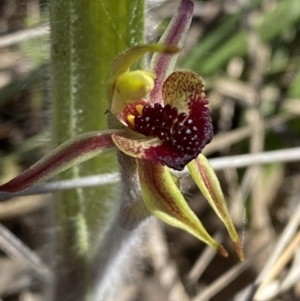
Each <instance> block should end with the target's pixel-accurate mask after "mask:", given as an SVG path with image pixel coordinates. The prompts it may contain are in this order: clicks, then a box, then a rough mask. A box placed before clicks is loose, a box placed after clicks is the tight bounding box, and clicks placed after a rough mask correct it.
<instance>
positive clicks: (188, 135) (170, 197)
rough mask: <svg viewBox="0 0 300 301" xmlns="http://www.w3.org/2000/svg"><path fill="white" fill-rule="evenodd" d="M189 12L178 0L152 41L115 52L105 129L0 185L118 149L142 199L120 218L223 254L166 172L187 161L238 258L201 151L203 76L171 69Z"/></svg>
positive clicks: (38, 178) (209, 133)
mask: <svg viewBox="0 0 300 301" xmlns="http://www.w3.org/2000/svg"><path fill="white" fill-rule="evenodd" d="M192 13H193V2H192V1H190V0H182V1H181V3H180V6H179V8H178V10H177V13H176V14H175V15H174V17H173V19H172V21H171V23H170V24H169V26H168V28H167V30H166V32H165V33H164V35H163V36H162V38H161V40H160V41H159V43H158V44H148V45H141V46H136V47H133V48H131V49H129V50H127V51H125V52H124V53H121V54H120V55H119V56H117V57H116V58H115V60H114V62H113V67H112V72H111V75H110V78H109V80H108V83H107V100H108V105H109V108H108V116H109V118H108V120H109V127H110V129H109V130H108V131H99V132H90V133H86V134H82V135H80V136H78V137H76V138H73V139H71V140H69V141H68V142H65V143H64V144H62V145H61V146H60V147H59V148H58V149H56V150H54V151H52V152H51V153H50V154H49V155H48V156H47V157H45V158H44V159H42V160H41V161H39V162H37V163H36V164H35V165H33V166H32V167H31V168H30V169H28V170H26V171H25V172H24V173H23V174H21V175H20V176H18V177H17V178H15V179H13V180H11V181H10V182H8V183H6V184H4V185H2V186H1V187H0V189H1V190H2V191H10V192H16V191H20V190H23V189H26V188H28V187H30V186H32V185H35V184H36V183H40V182H42V181H45V180H46V179H48V178H50V177H52V176H53V175H55V174H58V173H59V172H61V171H62V170H65V169H67V168H69V167H70V166H73V165H74V164H78V163H80V162H82V161H85V160H88V159H90V158H91V157H94V156H97V155H99V154H100V153H102V152H106V151H111V150H112V149H113V148H114V149H115V150H118V151H119V153H120V156H119V157H120V158H122V159H120V164H121V165H122V164H123V166H121V167H122V168H125V169H126V168H127V169H135V168H137V172H138V179H139V182H140V187H141V195H142V197H141V198H140V199H138V200H136V202H133V207H131V208H129V209H128V208H126V206H124V208H123V215H124V217H123V218H122V219H123V220H124V221H127V222H128V221H129V223H130V221H132V220H135V221H140V220H142V219H144V218H146V217H147V216H149V215H151V214H152V215H155V216H156V217H157V218H159V219H160V220H162V221H163V222H165V223H167V224H169V225H171V226H174V227H177V228H181V229H183V230H185V231H187V232H188V233H190V234H192V235H193V236H195V237H197V238H198V239H199V240H201V241H203V242H204V243H206V244H208V245H210V246H212V247H213V248H214V249H215V250H216V251H217V252H218V253H219V254H221V255H222V256H225V257H226V256H228V254H227V251H226V250H225V249H224V247H223V246H222V245H220V244H219V243H218V242H216V241H215V240H214V239H213V238H212V237H211V235H210V234H209V233H208V232H207V231H206V229H205V227H204V226H203V225H202V223H201V221H200V220H199V219H198V217H197V216H196V215H195V214H194V213H193V211H192V210H191V209H190V208H189V206H188V204H187V202H186V200H185V198H184V196H183V195H182V193H181V192H180V189H179V187H178V179H176V177H175V176H174V175H173V174H172V173H171V170H172V169H174V170H182V169H183V168H184V167H185V166H187V168H188V169H189V171H190V174H191V176H192V178H193V179H194V181H195V183H196V185H197V186H198V187H199V189H200V190H201V192H202V193H203V195H204V197H205V198H206V199H207V200H208V202H209V204H210V205H211V207H212V208H213V210H214V211H215V212H216V214H217V215H218V217H219V218H220V219H221V221H222V222H223V223H224V225H225V227H226V228H227V230H228V232H229V235H230V237H231V240H232V242H233V244H234V247H235V250H236V252H237V254H238V256H239V257H240V259H241V260H243V259H244V255H243V251H242V247H241V243H240V240H239V237H238V234H237V232H236V230H235V227H234V225H233V223H232V221H231V218H230V216H229V213H228V210H227V206H226V202H225V200H224V196H223V193H222V190H221V188H220V185H219V182H218V179H217V177H216V175H215V173H214V171H213V170H212V168H211V167H210V165H209V162H208V160H207V159H206V158H205V157H204V155H203V154H202V153H201V152H202V150H203V148H204V147H205V145H206V144H208V143H209V142H210V141H211V140H212V138H213V126H212V121H211V117H210V110H209V108H208V107H207V105H208V100H207V98H206V95H205V89H204V88H205V85H204V80H203V79H202V77H201V76H200V75H198V74H196V73H195V72H192V71H187V70H182V71H174V66H175V62H176V59H177V56H178V53H179V51H180V48H181V47H182V46H183V41H184V38H185V35H186V33H187V30H188V28H189V25H190V22H191V19H192ZM147 53H154V55H153V57H152V61H151V63H150V67H149V68H148V69H147V70H142V69H140V70H131V68H132V66H133V65H134V64H135V63H136V62H138V61H139V60H140V59H141V58H143V56H144V55H145V54H147ZM124 162H125V163H124ZM126 162H127V163H126ZM137 208H138V209H137ZM125 223H126V222H125ZM125 226H126V225H125Z"/></svg>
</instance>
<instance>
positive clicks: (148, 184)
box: [138, 160, 228, 257]
mask: <svg viewBox="0 0 300 301" xmlns="http://www.w3.org/2000/svg"><path fill="white" fill-rule="evenodd" d="M138 172H139V177H140V182H141V187H142V195H143V199H144V203H145V205H146V207H147V208H148V210H149V211H150V212H151V213H152V214H154V215H155V216H157V217H158V218H159V219H161V220H162V221H163V222H165V223H167V224H169V225H171V226H174V227H177V228H180V229H183V230H185V231H187V232H189V233H190V234H192V235H194V236H195V237H197V238H198V239H200V240H202V241H203V242H205V243H206V244H208V245H210V246H212V247H213V248H214V249H216V250H217V252H218V253H219V254H221V255H223V256H225V257H226V256H227V255H228V254H227V252H226V250H225V249H224V248H223V246H221V245H219V244H218V243H217V242H216V241H215V240H214V239H213V238H212V237H211V236H210V235H209V234H208V233H207V231H206V230H205V228H204V227H203V225H202V223H201V222H200V221H199V219H198V218H197V216H196V215H195V214H194V213H193V211H192V210H191V209H190V208H189V206H188V204H187V203H186V201H185V199H184V197H183V195H182V194H181V192H180V190H179V189H178V188H177V185H176V183H175V182H174V180H173V178H172V176H171V174H170V172H169V169H168V168H166V167H164V166H162V165H161V164H159V163H154V162H151V161H150V160H138Z"/></svg>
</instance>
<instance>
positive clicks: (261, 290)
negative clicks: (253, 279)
mask: <svg viewBox="0 0 300 301" xmlns="http://www.w3.org/2000/svg"><path fill="white" fill-rule="evenodd" d="M299 244H300V231H299V232H298V233H297V234H296V236H295V237H294V239H293V240H292V241H291V242H290V244H289V245H288V246H287V247H286V249H285V251H284V252H283V253H282V254H281V256H280V257H279V258H278V260H277V261H276V263H275V264H274V265H273V267H272V268H271V269H270V271H269V273H268V274H267V275H266V277H265V278H264V280H263V282H262V283H261V285H260V286H259V287H258V289H257V292H256V294H255V296H254V300H257V301H259V300H266V299H269V298H270V297H272V298H274V297H275V296H276V295H277V293H278V291H279V290H277V291H275V292H272V293H271V296H270V292H269V291H268V285H270V284H271V282H272V281H273V280H274V279H275V278H276V277H277V276H278V275H279V273H281V272H282V270H283V268H284V267H285V266H286V264H287V263H288V262H289V261H290V260H291V258H292V256H293V255H294V254H295V250H296V248H297V247H298V245H299Z"/></svg>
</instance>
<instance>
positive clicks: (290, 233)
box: [238, 204, 300, 301]
mask: <svg viewBox="0 0 300 301" xmlns="http://www.w3.org/2000/svg"><path fill="white" fill-rule="evenodd" d="M299 223H300V204H299V205H298V207H297V208H296V209H295V212H294V214H293V216H292V217H291V218H290V220H289V223H288V224H287V225H286V227H285V229H284V231H283V233H282V234H281V237H280V239H279V241H278V242H277V244H276V246H275V247H274V250H273V252H272V254H271V255H270V257H269V259H268V261H267V263H266V264H265V266H264V268H263V269H262V271H261V272H260V274H259V275H258V277H257V279H256V281H255V283H254V284H253V285H252V287H251V288H249V289H248V290H247V292H246V293H245V295H243V298H239V300H238V301H251V300H252V299H253V296H254V294H255V292H256V291H257V288H258V286H259V285H260V284H261V283H263V282H264V279H265V278H266V277H267V276H268V275H269V274H270V271H271V270H272V268H273V266H274V265H275V264H276V262H277V261H278V259H279V258H280V256H281V254H282V253H283V252H284V250H285V248H286V246H287V245H288V243H289V242H290V241H291V239H292V238H293V237H294V235H295V233H296V231H297V229H298V227H299Z"/></svg>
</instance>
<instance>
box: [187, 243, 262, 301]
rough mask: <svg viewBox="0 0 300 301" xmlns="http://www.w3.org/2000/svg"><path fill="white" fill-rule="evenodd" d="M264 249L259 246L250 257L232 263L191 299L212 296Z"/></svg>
mask: <svg viewBox="0 0 300 301" xmlns="http://www.w3.org/2000/svg"><path fill="white" fill-rule="evenodd" d="M264 250H265V248H260V249H259V251H258V252H256V253H255V255H254V256H252V257H251V258H248V259H246V260H245V261H244V262H240V263H238V264H236V265H234V266H233V267H232V268H231V269H230V270H228V271H227V272H226V273H224V274H223V275H221V276H220V277H219V278H218V279H217V280H215V281H214V282H212V283H211V284H210V285H209V286H208V287H206V288H205V289H204V290H202V291H201V292H200V293H199V294H198V295H197V296H196V297H195V298H193V299H192V301H207V300H209V299H210V298H212V297H214V296H215V295H216V294H218V293H219V292H220V291H221V290H222V289H223V288H225V287H226V286H227V285H228V284H229V283H231V282H232V281H234V280H235V279H236V278H237V277H238V276H239V275H240V274H241V273H242V272H244V271H245V270H246V269H248V268H249V267H250V266H251V265H252V264H253V262H254V260H256V257H257V256H258V255H259V254H260V253H261V252H262V251H264Z"/></svg>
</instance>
